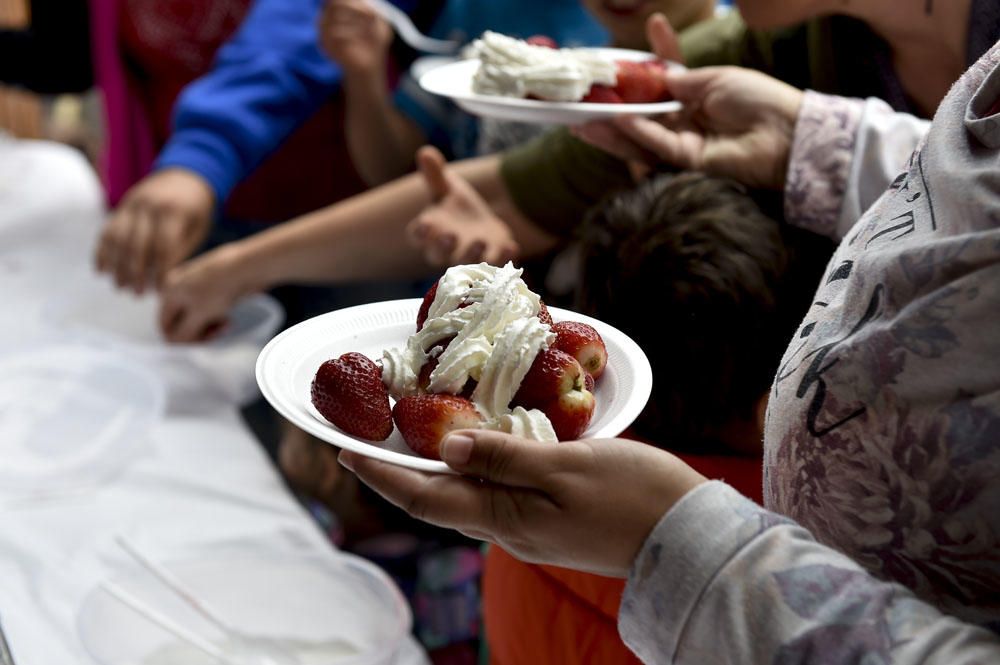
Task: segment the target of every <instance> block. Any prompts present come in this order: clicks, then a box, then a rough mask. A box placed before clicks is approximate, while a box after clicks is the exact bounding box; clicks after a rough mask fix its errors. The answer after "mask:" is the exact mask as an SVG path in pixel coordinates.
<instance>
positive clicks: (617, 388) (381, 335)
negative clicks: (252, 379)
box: [257, 298, 653, 473]
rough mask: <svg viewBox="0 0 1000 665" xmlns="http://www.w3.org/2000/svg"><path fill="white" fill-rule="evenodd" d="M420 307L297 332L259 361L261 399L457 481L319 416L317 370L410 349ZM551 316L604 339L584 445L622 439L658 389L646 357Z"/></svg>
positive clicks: (600, 326)
mask: <svg viewBox="0 0 1000 665" xmlns="http://www.w3.org/2000/svg"><path fill="white" fill-rule="evenodd" d="M420 303H421V299H420V298H412V299H408V300H390V301H386V302H380V303H373V304H369V305H360V306H358V307H349V308H347V309H341V310H337V311H334V312H330V313H328V314H323V315H321V316H317V317H315V318H312V319H309V320H308V321H303V322H302V323H300V324H298V325H296V326H294V327H292V328H289V329H288V330H286V331H284V332H283V333H281V334H280V335H278V336H277V337H275V338H274V339H273V340H271V342H270V343H268V345H267V346H265V347H264V350H263V351H261V353H260V356H259V357H258V358H257V383H258V384H259V385H260V389H261V392H262V393H263V394H264V397H266V398H267V401H268V402H270V403H271V405H272V406H274V408H275V409H276V410H277V411H278V413H280V414H281V415H283V416H284V417H285V418H287V419H288V420H290V421H291V422H292V423H293V424H295V425H296V426H298V427H300V428H302V429H303V430H305V431H306V432H309V433H310V434H312V435H314V436H316V437H318V438H320V439H322V440H323V441H326V442H328V443H332V444H334V445H336V446H338V447H340V448H346V449H347V450H353V451H355V452H357V453H360V454H362V455H366V456H368V457H374V458H376V459H379V460H383V461H386V462H391V463H393V464H398V465H400V466H405V467H409V468H411V469H420V470H424V471H435V472H438V473H450V472H451V470H450V469H449V468H448V466H447V465H446V464H445V463H444V462H440V461H437V460H431V459H426V458H424V457H420V456H418V455H417V454H416V453H415V452H413V451H412V450H411V449H410V448H409V446H407V445H406V443H405V442H404V441H403V437H402V435H401V434H400V433H399V430H398V429H395V430H394V431H393V433H392V436H390V437H389V438H388V439H386V440H385V441H379V442H374V443H373V442H370V441H365V440H364V439H359V438H357V437H354V436H351V435H350V434H346V433H344V432H342V431H341V430H339V429H338V428H337V427H335V426H334V425H331V424H330V423H329V422H328V421H327V420H326V419H325V418H323V417H322V416H321V415H319V412H317V411H316V409H315V408H314V407H313V405H312V402H311V400H310V395H309V389H310V386H311V384H312V380H313V377H314V376H315V375H316V370H317V369H319V366H320V365H321V364H322V363H323V362H324V361H326V360H329V359H331V358H339V357H340V356H341V355H343V354H345V353H348V352H350V351H356V352H358V353H363V354H365V355H366V356H368V357H369V358H371V359H373V360H378V359H380V358H381V357H382V351H383V350H384V349H388V348H391V347H402V346H403V345H404V344H405V343H406V339H407V338H408V337H409V336H410V335H412V334H413V333H414V332H416V320H417V311H418V310H419V309H420ZM549 312H550V313H551V314H552V318H553V320H554V321H556V322H559V321H581V322H583V323H589V324H590V325H592V326H593V327H594V328H596V329H597V331H598V332H599V333H600V334H601V337H603V338H604V343H605V345H606V346H607V349H608V366H607V368H606V369H605V371H604V374H603V375H602V376H601V378H600V380H599V381H598V382H597V387H596V389H595V391H594V396H595V398H596V400H597V407H596V409H595V411H594V417H593V419H592V420H591V422H590V427H589V428H588V429H587V431H586V432H585V433H584V435H583V438H602V437H612V436H617V435H618V434H620V433H621V432H622V430H624V429H625V428H626V427H628V426H629V425H630V424H632V421H633V420H635V419H636V417H637V416H638V415H639V413H640V412H642V409H643V407H644V406H645V405H646V401H647V400H648V399H649V394H650V391H651V390H652V388H653V373H652V370H651V369H650V366H649V360H647V359H646V354H644V353H643V352H642V349H640V348H639V345H638V344H636V343H635V342H633V341H632V340H631V339H630V338H629V337H628V336H627V335H625V333H623V332H621V331H620V330H618V329H616V328H614V327H612V326H609V325H608V324H606V323H603V322H601V321H598V320H596V319H592V318H590V317H588V316H584V315H582V314H577V313H576V312H571V311H569V310H564V309H559V308H556V307H551V308H549ZM539 445H548V444H539Z"/></svg>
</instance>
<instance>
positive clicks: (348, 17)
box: [319, 0, 393, 79]
mask: <svg viewBox="0 0 1000 665" xmlns="http://www.w3.org/2000/svg"><path fill="white" fill-rule="evenodd" d="M319 38H320V43H321V44H322V46H323V50H324V51H326V54H327V55H329V56H330V58H331V59H332V60H334V61H335V62H337V63H338V64H339V65H340V66H341V68H342V69H343V70H344V74H345V75H346V76H347V77H348V78H352V79H353V78H356V77H371V78H373V79H374V78H376V77H380V76H382V75H383V74H384V73H385V67H386V58H387V56H388V53H389V47H390V46H391V45H392V38H393V32H392V27H391V26H390V25H389V24H388V23H386V22H385V20H384V19H382V17H381V16H379V15H378V13H377V12H376V11H375V10H374V9H372V7H371V5H369V4H368V3H367V2H365V1H364V0H328V2H327V3H326V6H325V7H324V8H323V13H322V15H321V16H320V19H319Z"/></svg>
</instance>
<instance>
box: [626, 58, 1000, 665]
mask: <svg viewBox="0 0 1000 665" xmlns="http://www.w3.org/2000/svg"><path fill="white" fill-rule="evenodd" d="M998 102H1000V45H997V46H994V47H993V48H992V49H991V50H990V51H989V52H987V53H986V55H984V56H983V57H982V58H981V59H980V60H979V61H978V62H977V63H976V64H975V65H973V67H972V68H971V69H970V70H969V71H968V72H966V74H965V75H964V76H963V77H962V79H960V81H959V82H958V83H957V84H956V85H955V86H954V87H953V89H952V90H951V92H950V93H949V94H948V96H947V97H946V98H945V100H944V101H943V102H942V104H941V106H940V108H939V110H938V113H937V115H936V117H935V119H934V122H933V124H932V125H931V128H930V131H929V132H928V133H927V134H926V136H924V138H923V140H922V142H921V143H920V144H919V145H918V146H917V149H916V151H914V152H913V154H912V156H911V157H910V159H909V162H908V164H907V165H906V167H905V170H904V172H903V173H902V174H900V175H899V176H898V177H896V178H895V179H894V180H893V181H892V182H891V184H890V185H889V187H888V189H887V190H886V191H885V192H884V193H883V194H882V195H881V196H880V197H879V198H878V200H877V201H876V202H875V204H874V205H873V206H872V207H871V208H870V209H869V210H868V211H867V212H866V213H865V214H864V216H862V217H861V219H860V220H859V221H858V222H857V223H856V224H853V225H852V226H850V228H846V227H847V226H848V225H847V224H844V223H843V220H842V219H841V218H840V209H839V207H838V206H837V205H833V206H830V205H823V202H824V201H826V202H827V203H829V201H830V198H829V197H828V196H822V195H819V196H817V195H815V194H816V192H812V193H811V194H809V195H806V194H804V193H803V192H805V190H806V189H808V188H809V187H810V186H813V184H814V183H815V182H816V181H818V180H819V179H822V178H824V177H827V176H829V175H830V174H831V173H837V172H840V173H843V169H841V171H837V169H836V168H832V169H831V168H829V167H830V164H831V163H832V162H831V161H830V160H831V159H832V158H834V157H835V156H836V155H837V154H843V152H844V151H845V150H848V151H850V150H852V149H853V148H854V147H856V141H857V137H858V135H859V122H860V120H859V119H860V118H861V116H862V114H860V113H859V114H854V116H853V119H852V116H851V114H850V113H847V114H841V116H840V118H841V122H838V123H833V125H832V126H833V127H834V128H835V131H826V132H820V133H817V132H816V131H815V130H816V121H815V119H814V118H813V117H811V115H810V111H809V105H808V104H807V105H806V106H805V107H804V109H803V113H802V114H801V115H800V118H799V125H798V127H797V131H796V139H795V140H796V147H795V149H793V161H792V164H791V165H790V169H789V189H790V192H791V193H792V194H796V193H797V194H798V195H800V196H799V200H797V201H793V202H792V204H791V205H792V208H793V209H794V210H795V211H796V215H795V217H796V219H797V220H798V222H799V223H800V224H803V225H805V226H808V227H811V228H814V229H816V230H818V231H820V232H825V233H828V234H830V235H834V236H837V237H842V242H841V245H840V247H839V248H838V250H837V252H836V254H835V255H834V257H833V258H832V259H831V262H830V264H829V266H828V268H827V272H826V275H825V276H824V279H823V281H822V283H821V284H820V286H819V289H818V291H817V293H816V297H815V300H814V303H813V306H812V308H811V309H810V311H809V313H808V314H807V316H806V318H805V320H804V321H803V323H802V324H801V326H800V328H799V329H798V331H797V332H796V334H795V336H794V338H793V339H792V342H791V344H790V345H789V348H788V350H787V351H786V352H785V356H784V358H783V360H782V364H781V367H780V369H779V371H778V374H777V376H776V377H775V381H774V384H773V387H772V394H771V401H770V407H769V411H768V417H767V423H766V428H765V484H764V491H765V505H766V506H767V510H765V509H763V508H761V507H759V506H757V505H756V504H754V503H752V502H750V501H748V500H746V499H744V498H743V497H741V496H740V495H739V494H737V493H736V492H735V491H733V490H732V489H731V488H729V487H728V486H726V485H724V484H722V483H707V484H704V485H702V486H700V487H699V488H698V489H696V490H695V491H693V492H691V493H689V495H688V496H686V497H684V499H682V500H681V501H680V502H678V504H677V505H675V506H674V508H673V509H671V510H670V511H669V512H668V513H667V514H666V515H665V516H664V517H663V518H662V520H661V521H660V523H659V524H658V525H657V527H656V528H655V529H654V531H653V532H652V534H651V535H650V537H649V538H648V540H647V541H646V543H645V544H644V546H643V548H642V550H641V551H640V553H639V556H638V557H637V559H636V561H635V564H634V566H633V570H632V571H631V575H630V579H629V582H628V586H627V587H626V592H625V596H624V598H623V602H622V609H621V612H620V615H619V629H620V631H621V633H622V636H623V638H624V639H625V641H626V643H627V644H628V645H629V646H630V647H631V648H632V649H633V650H634V651H635V652H636V653H637V654H638V655H639V656H640V657H641V658H642V659H643V660H645V661H646V662H650V663H654V662H655V663H660V662H663V663H668V662H681V663H716V662H718V663H803V662H809V663H822V664H830V665H833V664H840V663H865V664H871V665H880V664H883V663H917V662H919V663H949V664H955V663H1000V635H998V632H1000V115H997V111H998V110H1000V103H998ZM822 141H827V142H828V143H827V148H826V150H824V149H823V148H822V147H821V145H820V143H821V142H822ZM806 147H808V148H809V149H804V148H806ZM838 150H839V151H840V152H839V153H838V152H837V151H838ZM810 156H811V157H810ZM821 156H822V157H821ZM810 158H811V159H813V160H819V159H825V160H827V161H826V164H825V165H824V164H819V165H817V164H815V163H814V164H808V163H804V162H803V159H805V160H806V161H808V160H809V159H810ZM796 159H797V160H798V161H797V162H796ZM833 161H835V160H833ZM847 161H848V162H849V163H850V162H851V160H850V159H848V160H847ZM848 170H850V169H848ZM803 178H804V179H805V180H803ZM848 181H849V179H848ZM845 182H846V181H845ZM845 187H846V185H845ZM826 189H827V191H832V192H833V193H834V196H842V197H847V196H849V195H853V196H858V195H857V194H856V193H854V194H848V193H845V192H844V191H840V192H839V193H838V192H837V187H827V188H826ZM842 189H843V188H842ZM817 191H818V190H817ZM810 198H812V200H813V202H814V203H813V204H812V206H810V205H805V204H803V202H807V201H808V200H809V199H810ZM861 198H863V197H858V199H859V200H860V199H861ZM831 209H833V210H834V214H831V212H830V210H831Z"/></svg>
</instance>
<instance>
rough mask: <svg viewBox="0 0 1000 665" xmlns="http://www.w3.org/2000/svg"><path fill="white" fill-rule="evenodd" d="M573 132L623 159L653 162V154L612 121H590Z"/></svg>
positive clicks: (654, 160)
mask: <svg viewBox="0 0 1000 665" xmlns="http://www.w3.org/2000/svg"><path fill="white" fill-rule="evenodd" d="M572 131H573V134H574V135H575V136H577V137H578V138H580V139H582V140H584V141H586V142H587V143H589V144H591V145H593V146H594V147H597V148H600V149H601V150H603V151H604V152H606V153H608V154H611V155H614V156H615V157H617V158H618V159H621V160H622V161H626V162H630V161H638V162H652V163H655V162H656V161H657V160H656V159H655V158H654V156H653V154H652V153H651V152H650V151H649V150H646V149H644V148H643V147H642V146H641V145H639V144H638V143H636V142H635V141H633V140H632V139H631V138H630V137H629V136H628V135H627V134H625V133H624V132H622V130H621V129H619V128H618V127H617V126H615V125H614V124H613V123H611V122H604V121H601V122H588V123H587V124H585V125H579V126H577V127H574V128H573V130H572Z"/></svg>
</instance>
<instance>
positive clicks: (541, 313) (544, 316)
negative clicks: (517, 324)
mask: <svg viewBox="0 0 1000 665" xmlns="http://www.w3.org/2000/svg"><path fill="white" fill-rule="evenodd" d="M538 304H539V308H538V320H539V321H541V322H542V323H544V324H546V325H549V326H551V325H552V315H551V314H549V308H548V307H546V306H545V302H544V301H542V300H539V301H538Z"/></svg>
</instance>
